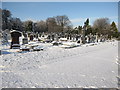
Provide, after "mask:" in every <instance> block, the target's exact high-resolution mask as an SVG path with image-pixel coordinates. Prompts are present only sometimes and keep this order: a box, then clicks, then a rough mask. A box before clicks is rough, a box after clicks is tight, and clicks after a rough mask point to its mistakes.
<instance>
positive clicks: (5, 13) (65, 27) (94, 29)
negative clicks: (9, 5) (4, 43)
mask: <svg viewBox="0 0 120 90" xmlns="http://www.w3.org/2000/svg"><path fill="white" fill-rule="evenodd" d="M0 10H1V12H2V30H3V31H4V30H6V29H8V30H12V29H14V30H19V31H21V32H25V33H27V32H34V33H36V32H38V33H40V32H48V33H51V32H57V33H58V32H64V33H70V34H82V35H85V36H86V35H89V34H92V35H96V34H98V35H99V36H100V35H107V36H108V38H111V37H115V38H118V37H119V36H120V32H119V31H118V28H117V26H116V24H115V22H114V21H113V22H112V23H110V20H109V18H99V19H96V20H95V21H94V23H93V25H92V26H91V25H90V24H89V18H88V19H87V20H86V21H85V22H84V25H83V26H77V27H75V28H73V25H72V23H71V21H70V19H69V18H68V16H66V15H58V16H54V17H49V18H47V19H46V20H45V21H43V20H41V21H37V22H33V21H32V20H27V21H21V20H20V18H16V17H12V14H11V12H10V11H9V10H7V9H3V10H2V9H0Z"/></svg>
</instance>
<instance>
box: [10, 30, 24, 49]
mask: <svg viewBox="0 0 120 90" xmlns="http://www.w3.org/2000/svg"><path fill="white" fill-rule="evenodd" d="M20 36H22V35H21V32H20V31H16V30H13V31H12V32H11V38H12V42H11V49H12V48H20V44H19V43H20V42H19V37H20Z"/></svg>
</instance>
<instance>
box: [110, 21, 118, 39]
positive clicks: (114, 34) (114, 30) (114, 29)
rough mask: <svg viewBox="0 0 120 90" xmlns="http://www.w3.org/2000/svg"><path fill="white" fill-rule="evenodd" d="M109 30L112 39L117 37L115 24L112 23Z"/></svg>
mask: <svg viewBox="0 0 120 90" xmlns="http://www.w3.org/2000/svg"><path fill="white" fill-rule="evenodd" d="M110 27H111V29H110V34H111V36H113V37H116V38H117V37H118V29H117V26H116V24H115V22H114V21H113V22H112V24H111V25H110Z"/></svg>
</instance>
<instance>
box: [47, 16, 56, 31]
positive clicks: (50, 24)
mask: <svg viewBox="0 0 120 90" xmlns="http://www.w3.org/2000/svg"><path fill="white" fill-rule="evenodd" d="M46 24H47V29H48V32H55V31H56V29H57V28H56V25H57V24H56V21H55V18H47V20H46Z"/></svg>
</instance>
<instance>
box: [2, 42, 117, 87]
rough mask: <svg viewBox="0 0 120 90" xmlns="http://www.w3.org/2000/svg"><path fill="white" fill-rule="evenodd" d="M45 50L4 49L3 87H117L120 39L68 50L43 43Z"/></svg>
mask: <svg viewBox="0 0 120 90" xmlns="http://www.w3.org/2000/svg"><path fill="white" fill-rule="evenodd" d="M39 45H41V47H43V48H44V50H43V51H34V52H22V53H19V52H18V51H19V50H18V49H11V50H10V49H8V48H9V47H7V46H6V47H5V46H4V49H3V52H2V53H3V54H2V55H1V56H0V59H1V60H0V63H2V65H1V66H0V68H1V72H2V87H12V88H15V87H22V88H32V87H33V88H66V87H67V88H116V87H117V85H118V82H117V76H118V42H117V41H114V42H104V43H98V44H96V45H93V44H85V45H81V46H79V47H75V48H70V49H65V48H61V46H52V45H51V44H49V43H48V44H44V43H40V44H39Z"/></svg>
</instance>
